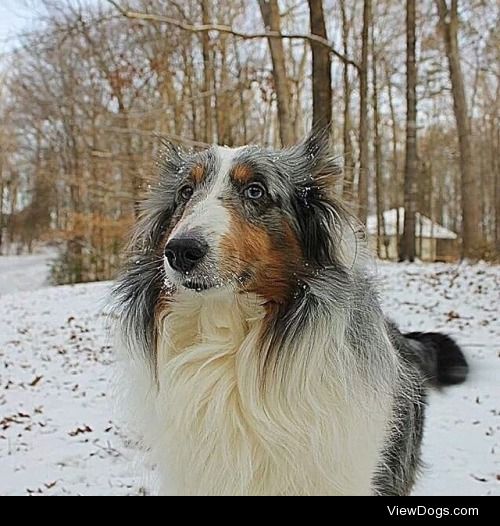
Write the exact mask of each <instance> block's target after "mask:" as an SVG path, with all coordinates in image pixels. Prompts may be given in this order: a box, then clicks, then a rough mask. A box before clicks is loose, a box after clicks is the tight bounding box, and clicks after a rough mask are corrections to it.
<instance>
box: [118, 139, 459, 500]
mask: <svg viewBox="0 0 500 526" xmlns="http://www.w3.org/2000/svg"><path fill="white" fill-rule="evenodd" d="M160 166H161V170H160V178H159V181H158V183H157V184H155V185H153V186H151V188H150V190H149V194H148V196H147V198H146V199H145V201H144V204H143V207H142V211H141V216H140V219H139V220H138V223H137V225H136V227H135V231H134V234H133V236H132V240H131V243H130V250H129V259H128V263H127V265H126V267H125V269H124V271H123V273H122V275H121V277H120V279H119V281H118V283H117V285H116V289H115V304H116V306H117V319H118V334H119V337H120V348H121V349H125V350H126V352H125V353H124V356H125V362H126V363H127V365H128V368H127V370H128V372H127V373H126V375H125V378H124V380H123V382H125V383H126V384H128V386H129V387H130V392H131V395H132V400H133V401H132V402H130V401H129V402H128V403H127V404H128V405H129V407H133V408H135V409H134V410H133V411H132V412H133V413H134V415H135V419H136V421H137V422H140V425H141V428H142V436H143V440H144V444H145V447H147V448H148V450H149V452H150V453H151V455H152V458H153V459H154V462H155V463H156V465H157V471H158V474H159V477H160V479H161V480H160V488H159V491H160V493H161V494H167V495H190V496H201V495H204V496H206V495H212V496H217V495H244V496H245V495H246V496H258V495H282V496H287V495H303V496H308V495H382V496H384V495H408V494H410V493H411V491H412V487H413V485H414V482H415V480H416V478H417V476H418V473H419V470H420V464H421V460H420V457H421V455H420V449H421V441H422V433H423V425H424V410H425V398H426V391H427V389H428V387H429V386H438V387H440V386H444V385H451V384H456V383H460V382H463V381H464V380H465V378H466V376H467V370H468V366H467V362H466V359H465V357H464V354H463V353H462V351H461V350H460V348H459V347H458V345H457V344H456V343H455V342H454V341H453V340H452V339H451V338H449V337H447V336H444V335H441V334H434V333H411V334H406V335H404V334H402V333H401V332H400V331H399V330H398V328H397V327H396V325H395V324H394V323H392V322H391V321H390V320H388V319H387V318H386V317H385V316H384V314H383V313H382V310H381V308H380V305H379V301H378V299H377V290H376V287H375V285H374V280H373V277H372V274H371V271H370V257H369V255H368V253H367V249H366V243H365V239H364V234H363V230H362V228H360V227H359V225H358V224H357V222H356V220H355V219H354V218H353V216H352V214H350V213H349V212H348V210H347V209H346V207H345V206H344V204H343V203H342V202H341V200H340V199H339V198H337V197H336V196H335V192H334V188H335V184H336V182H337V181H338V178H339V175H340V168H339V164H338V162H337V160H336V159H335V157H334V156H332V153H331V147H330V142H329V139H328V134H327V133H325V132H323V133H317V132H316V133H312V134H311V135H310V136H309V137H308V138H307V139H306V140H304V141H303V142H301V143H300V144H298V145H296V146H294V147H290V148H288V149H283V150H280V151H272V150H269V149H264V148H259V147H255V146H249V147H243V148H235V149H233V148H226V147H212V148H210V149H207V150H205V151H202V152H196V153H193V152H186V151H184V150H182V149H181V148H179V147H177V146H174V145H172V144H166V145H165V148H164V152H163V154H162V156H161V161H160Z"/></svg>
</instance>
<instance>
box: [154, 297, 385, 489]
mask: <svg viewBox="0 0 500 526" xmlns="http://www.w3.org/2000/svg"><path fill="white" fill-rule="evenodd" d="M316 322H317V323H316V326H315V329H314V331H315V332H314V333H313V332H311V330H310V329H308V328H307V326H306V327H304V332H303V333H302V334H297V336H296V338H294V341H291V342H289V345H290V348H288V349H283V352H288V353H289V355H288V356H287V359H286V360H285V361H284V362H283V363H282V364H279V363H278V362H274V363H273V365H272V366H271V367H272V371H267V374H269V377H268V381H267V382H266V384H265V385H263V383H262V377H261V375H260V374H259V373H260V372H262V366H263V365H262V364H263V354H262V353H264V352H266V346H267V345H268V344H269V342H268V341H266V340H263V339H262V334H263V330H264V324H265V323H266V309H265V306H264V304H263V301H262V300H261V299H260V298H258V297H257V296H254V295H238V294H233V293H228V292H226V293H223V292H220V293H214V294H208V295H206V296H205V295H202V294H201V295H196V294H194V293H188V294H180V295H178V296H177V297H176V298H175V299H173V300H172V303H171V304H170V305H169V307H168V308H167V310H166V311H165V313H164V315H163V316H160V318H159V319H158V337H157V372H158V386H159V387H158V393H157V396H156V416H157V425H158V426H159V427H158V428H157V429H156V435H157V438H156V442H157V443H156V447H154V448H153V449H154V451H155V452H156V454H157V455H158V462H159V463H160V464H161V465H163V466H166V467H165V468H164V471H165V472H168V477H167V481H165V480H164V481H163V482H164V486H163V492H164V493H167V494H181V495H208V494H211V495H259V494H261V495H262V494H273V495H279V494H288V495H290V494H291V495H294V494H296V495H297V494H302V495H308V494H311V495H313V494H316V495H317V494H327V495H342V494H347V495H348V494H358V495H359V494H370V493H371V492H372V488H371V481H370V477H369V476H367V473H372V472H374V470H375V468H376V466H375V465H374V462H375V461H374V459H376V458H377V455H376V454H375V452H376V451H377V450H378V449H379V448H380V445H381V443H382V441H383V438H384V436H385V433H386V429H385V422H386V417H387V415H384V416H382V415H380V419H379V418H375V419H374V418H373V415H374V414H380V413H381V411H382V412H384V413H385V410H384V409H383V408H382V407H381V404H380V398H378V399H377V401H376V402H375V401H374V398H373V397H371V400H370V393H369V390H368V389H367V386H366V385H365V382H364V381H363V379H362V378H357V377H356V375H354V380H353V378H352V377H353V369H352V363H351V360H350V358H349V357H348V356H346V355H345V353H346V352H347V353H348V354H349V353H350V350H348V349H337V350H336V351H332V346H333V347H334V346H336V345H345V343H343V342H344V335H343V332H344V329H345V327H344V325H343V321H342V320H337V321H335V320H332V322H331V323H332V325H331V327H328V326H326V325H325V324H323V323H322V320H321V319H318V320H316ZM332 328H333V329H334V330H337V331H339V334H338V338H339V339H338V342H336V338H335V336H334V335H333V333H332V332H331V329H332ZM332 352H336V353H337V356H331V355H332ZM333 369H335V370H336V372H337V374H333ZM346 375H349V376H346ZM349 377H350V378H349ZM346 381H348V385H349V388H348V389H347V390H346V385H344V382H346ZM353 381H354V385H356V390H354V391H353V390H352V387H353V383H352V382H353ZM383 402H384V403H386V402H387V399H385V398H384V400H383ZM382 405H383V404H382ZM386 407H387V408H389V407H390V403H386ZM367 408H370V409H369V410H368V412H367ZM367 414H368V415H370V417H369V418H366V415H367ZM347 430H349V432H347ZM366 437H370V439H369V440H368V441H367V440H366ZM358 442H359V443H358Z"/></svg>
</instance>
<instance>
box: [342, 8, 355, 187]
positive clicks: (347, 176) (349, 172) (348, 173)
mask: <svg viewBox="0 0 500 526" xmlns="http://www.w3.org/2000/svg"><path fill="white" fill-rule="evenodd" d="M340 12H341V15H342V51H343V52H344V53H348V52H349V33H350V29H351V27H350V20H348V19H347V12H346V2H345V0H340ZM349 69H350V68H349V64H347V63H345V62H344V64H343V66H342V80H343V92H344V112H343V113H344V119H343V125H342V139H343V145H344V180H343V192H342V193H343V194H344V195H349V194H350V193H351V192H353V185H354V162H353V153H352V141H351V130H352V123H351V81H350V79H349Z"/></svg>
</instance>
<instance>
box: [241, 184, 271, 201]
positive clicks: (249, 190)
mask: <svg viewBox="0 0 500 526" xmlns="http://www.w3.org/2000/svg"><path fill="white" fill-rule="evenodd" d="M265 195H266V189H265V188H264V185H262V184H260V183H252V184H250V185H248V186H247V187H246V188H245V197H247V198H248V199H253V200H256V199H262V198H263V197H264V196H265Z"/></svg>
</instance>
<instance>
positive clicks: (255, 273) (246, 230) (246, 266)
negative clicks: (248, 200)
mask: <svg viewBox="0 0 500 526" xmlns="http://www.w3.org/2000/svg"><path fill="white" fill-rule="evenodd" d="M230 215H231V223H230V228H229V234H227V235H226V236H224V238H223V240H222V243H221V252H222V270H223V272H225V273H228V274H230V275H234V274H237V275H242V274H244V273H245V272H246V271H248V270H250V271H251V280H250V282H249V283H248V284H247V285H246V287H245V291H246V292H252V293H255V294H258V295H259V296H261V297H262V298H263V299H264V300H266V301H267V302H273V303H284V302H286V300H287V298H288V297H289V295H290V290H291V287H292V286H293V285H294V283H293V281H294V276H293V274H294V270H295V268H296V266H297V265H298V264H300V262H301V261H302V252H301V250H300V245H299V242H298V240H297V238H296V236H295V234H294V232H293V230H292V228H291V227H290V225H289V224H288V223H287V222H285V221H284V224H283V231H284V242H283V243H280V244H279V245H280V246H277V243H276V241H275V240H274V239H273V238H272V237H271V236H270V234H269V233H268V232H267V231H266V230H265V229H263V228H259V227H257V226H255V225H253V224H251V223H249V222H248V221H246V220H245V219H244V218H242V217H241V216H240V215H239V214H238V213H237V211H235V210H231V211H230Z"/></svg>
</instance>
